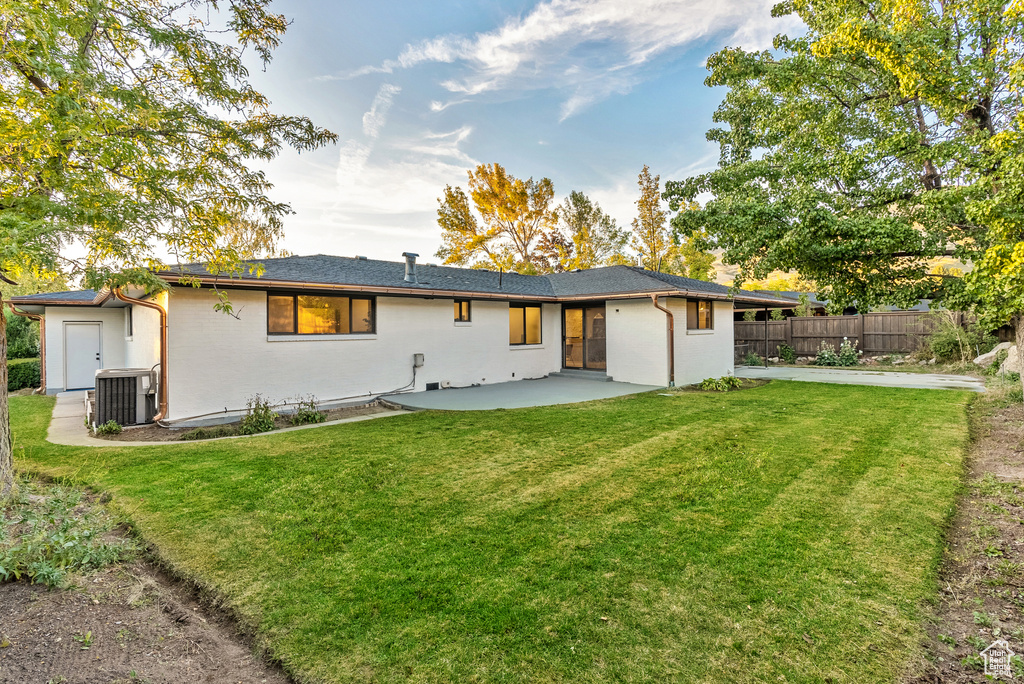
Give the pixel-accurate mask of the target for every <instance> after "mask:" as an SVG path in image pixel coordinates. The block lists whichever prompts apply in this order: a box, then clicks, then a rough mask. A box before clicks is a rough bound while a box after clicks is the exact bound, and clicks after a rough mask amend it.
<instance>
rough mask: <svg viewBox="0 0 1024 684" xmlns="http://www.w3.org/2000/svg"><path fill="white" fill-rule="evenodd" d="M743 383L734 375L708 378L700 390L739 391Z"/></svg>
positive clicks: (702, 382)
mask: <svg viewBox="0 0 1024 684" xmlns="http://www.w3.org/2000/svg"><path fill="white" fill-rule="evenodd" d="M742 385H743V381H742V380H740V379H739V378H737V377H733V376H732V375H723V376H722V377H720V378H706V379H704V380H702V381H701V383H700V385H698V387H700V389H702V390H707V391H711V392H728V391H729V390H731V389H739V388H740V387H741V386H742Z"/></svg>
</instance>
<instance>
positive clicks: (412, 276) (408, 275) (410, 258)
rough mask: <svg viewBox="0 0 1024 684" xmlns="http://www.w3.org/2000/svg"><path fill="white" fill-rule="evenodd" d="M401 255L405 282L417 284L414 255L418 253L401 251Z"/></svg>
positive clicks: (416, 255)
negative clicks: (403, 262)
mask: <svg viewBox="0 0 1024 684" xmlns="http://www.w3.org/2000/svg"><path fill="white" fill-rule="evenodd" d="M402 256H404V257H405V282H407V283H413V284H414V285H415V284H418V283H419V281H418V280H416V257H418V256H419V254H415V253H414V252H402Z"/></svg>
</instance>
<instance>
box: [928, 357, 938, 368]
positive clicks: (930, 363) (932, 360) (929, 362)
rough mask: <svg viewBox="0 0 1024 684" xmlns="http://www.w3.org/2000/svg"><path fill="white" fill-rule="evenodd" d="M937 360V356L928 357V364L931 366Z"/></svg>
mask: <svg viewBox="0 0 1024 684" xmlns="http://www.w3.org/2000/svg"><path fill="white" fill-rule="evenodd" d="M936 361H937V359H936V358H935V357H932V358H930V359H928V365H929V366H934V365H935V362H936Z"/></svg>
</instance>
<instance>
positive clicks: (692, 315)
mask: <svg viewBox="0 0 1024 684" xmlns="http://www.w3.org/2000/svg"><path fill="white" fill-rule="evenodd" d="M714 327H715V310H714V307H713V306H712V303H711V302H696V301H694V300H692V299H689V300H687V301H686V329H687V330H713V329H714Z"/></svg>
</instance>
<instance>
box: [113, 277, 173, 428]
mask: <svg viewBox="0 0 1024 684" xmlns="http://www.w3.org/2000/svg"><path fill="white" fill-rule="evenodd" d="M114 296H115V297H117V298H118V299H120V300H121V301H122V302H124V303H125V304H137V305H139V306H144V307H146V308H147V309H154V310H156V311H158V312H160V380H159V382H160V387H159V388H158V398H157V401H158V402H159V407H158V409H157V412H156V415H155V416H153V422H154V423H159V422H160V421H161V420H163V419H164V418H166V417H167V311H166V310H165V309H164V307H162V306H160V305H159V304H157V303H156V302H147V301H145V300H142V299H136V298H134V297H129V296H128V295H126V294H124V293H123V292H121V288H116V289H115V290H114Z"/></svg>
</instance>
